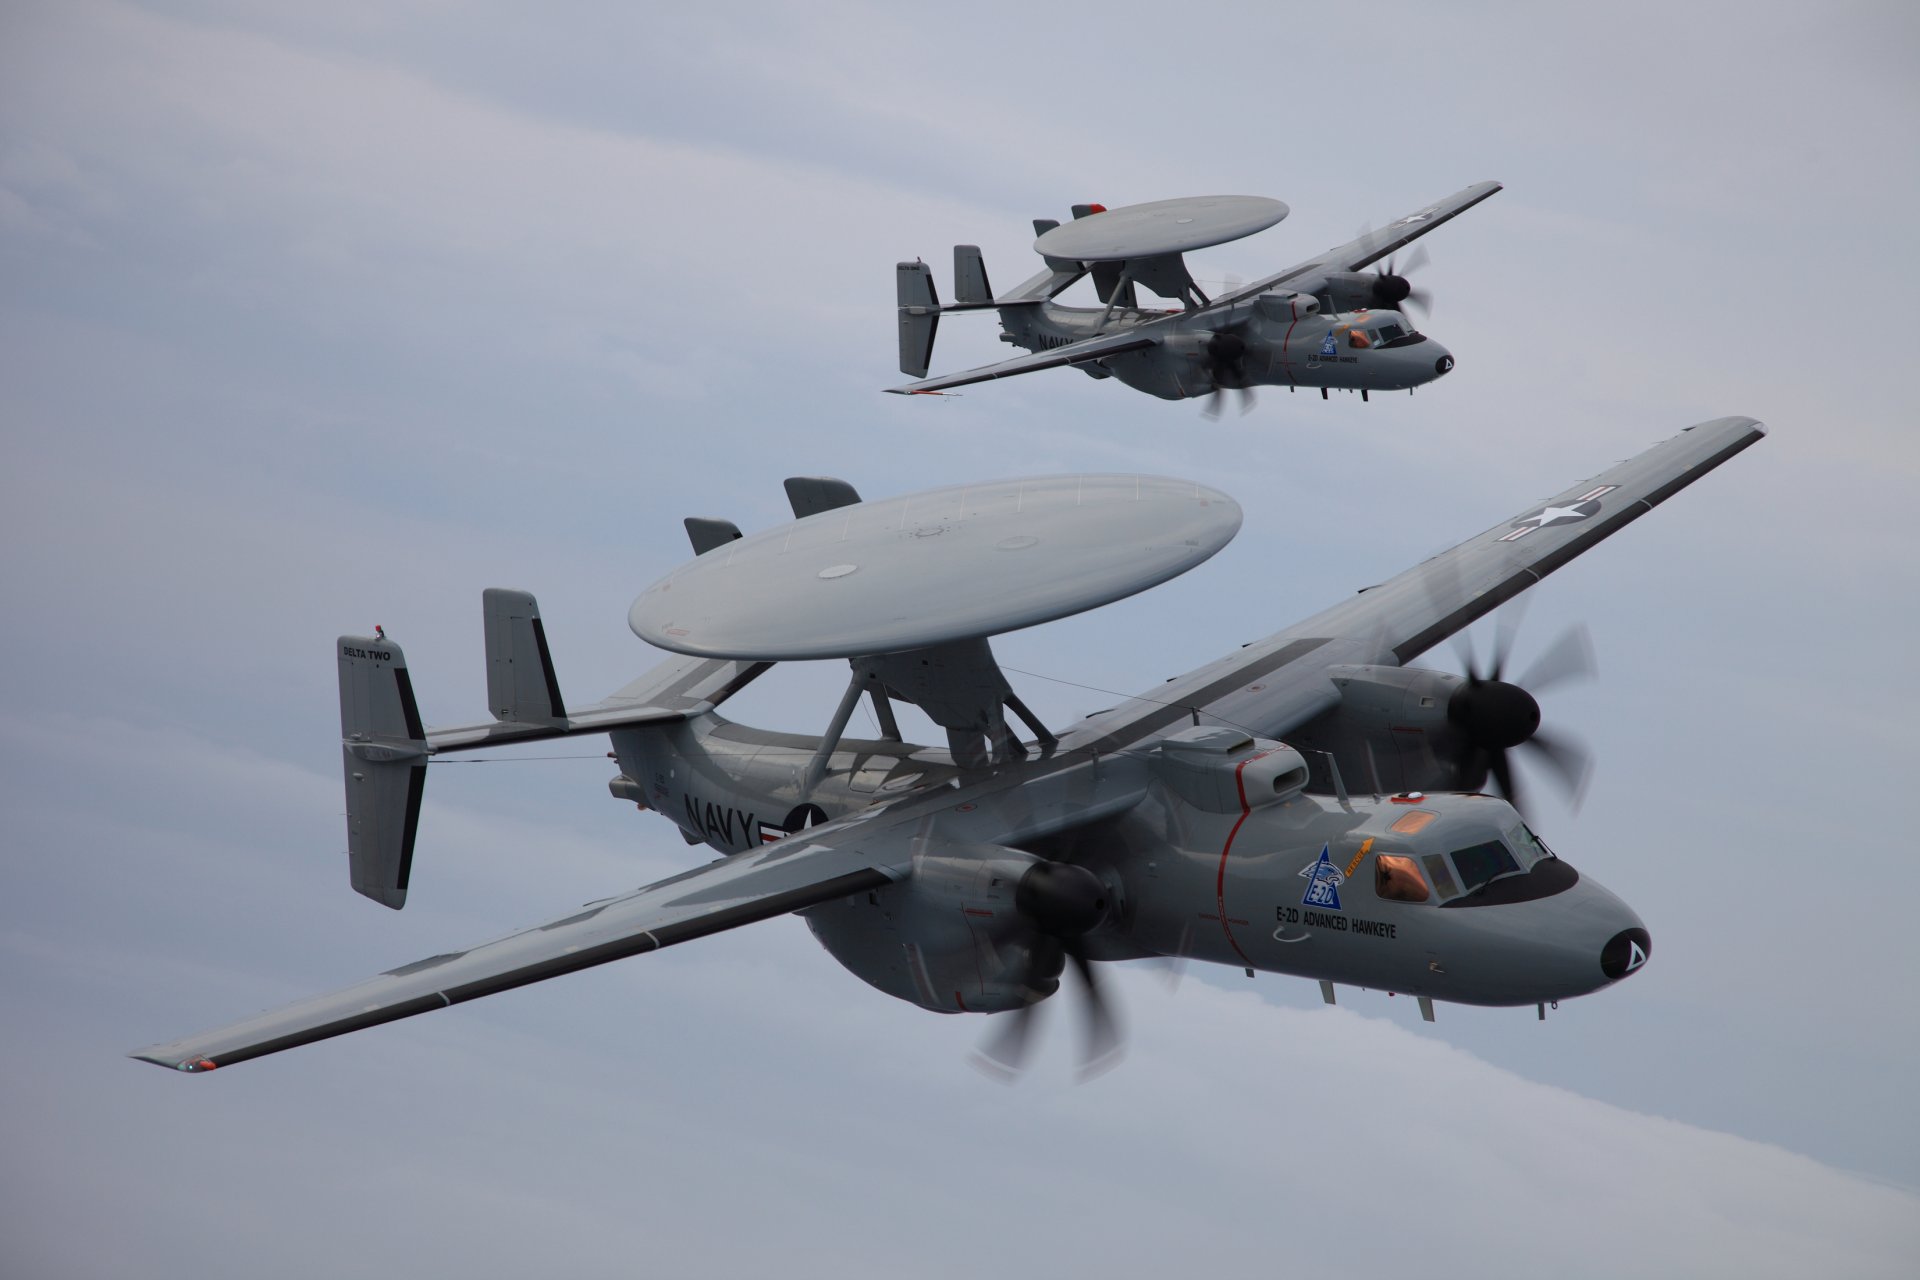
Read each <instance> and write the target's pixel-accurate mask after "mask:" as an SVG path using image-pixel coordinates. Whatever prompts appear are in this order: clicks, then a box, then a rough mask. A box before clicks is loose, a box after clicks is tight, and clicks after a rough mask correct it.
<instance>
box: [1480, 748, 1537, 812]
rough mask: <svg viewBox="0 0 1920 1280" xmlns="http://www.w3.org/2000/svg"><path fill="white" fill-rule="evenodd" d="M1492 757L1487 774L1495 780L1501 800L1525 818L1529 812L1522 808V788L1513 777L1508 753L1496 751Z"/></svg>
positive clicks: (1494, 783)
mask: <svg viewBox="0 0 1920 1280" xmlns="http://www.w3.org/2000/svg"><path fill="white" fill-rule="evenodd" d="M1490 755H1491V759H1490V761H1489V764H1488V768H1487V773H1488V775H1489V776H1490V777H1491V778H1492V779H1493V785H1494V786H1496V787H1498V788H1499V789H1500V798H1501V799H1503V800H1505V801H1506V802H1507V803H1508V804H1510V805H1512V806H1513V807H1514V808H1515V809H1518V810H1519V811H1520V815H1521V816H1522V817H1525V816H1526V812H1527V811H1526V810H1525V809H1522V808H1520V786H1519V783H1518V781H1517V780H1516V779H1515V778H1514V776H1513V766H1512V764H1510V763H1509V762H1508V759H1507V753H1506V752H1504V751H1495V752H1492V753H1490Z"/></svg>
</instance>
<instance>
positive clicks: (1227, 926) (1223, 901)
mask: <svg viewBox="0 0 1920 1280" xmlns="http://www.w3.org/2000/svg"><path fill="white" fill-rule="evenodd" d="M1271 754H1272V752H1269V751H1262V752H1261V753H1260V754H1259V755H1253V756H1248V757H1247V758H1246V759H1245V760H1242V761H1241V762H1240V763H1239V764H1237V765H1235V766H1234V768H1233V786H1234V789H1235V790H1236V791H1238V792H1239V793H1240V816H1239V817H1238V818H1237V819H1235V820H1234V824H1233V830H1231V831H1229V832H1227V843H1226V845H1225V847H1223V848H1222V849H1221V850H1220V872H1219V874H1218V875H1217V876H1216V877H1215V878H1214V882H1213V894H1214V899H1215V900H1216V901H1217V902H1218V903H1219V906H1220V931H1221V932H1222V933H1224V934H1226V935H1227V945H1228V946H1230V947H1232V948H1233V954H1235V955H1237V956H1239V957H1240V959H1241V960H1242V961H1244V962H1245V963H1246V964H1247V965H1249V966H1251V965H1252V964H1253V961H1251V960H1248V959H1247V953H1246V952H1244V951H1242V950H1241V949H1240V942H1239V940H1238V939H1237V938H1235V937H1234V936H1233V924H1232V922H1231V921H1230V920H1228V918H1227V855H1228V854H1229V853H1232V852H1233V838H1234V837H1235V836H1237V835H1239V834H1240V828H1241V826H1242V825H1243V824H1244V823H1245V822H1246V820H1247V815H1248V814H1250V813H1252V812H1253V809H1252V807H1251V806H1249V805H1248V804H1247V781H1246V778H1245V776H1244V775H1245V773H1246V771H1247V766H1248V765H1250V764H1252V763H1253V762H1254V761H1255V760H1259V759H1261V758H1263V757H1265V756H1268V755H1271Z"/></svg>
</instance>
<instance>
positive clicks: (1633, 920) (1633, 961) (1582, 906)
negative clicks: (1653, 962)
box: [1562, 876, 1653, 991]
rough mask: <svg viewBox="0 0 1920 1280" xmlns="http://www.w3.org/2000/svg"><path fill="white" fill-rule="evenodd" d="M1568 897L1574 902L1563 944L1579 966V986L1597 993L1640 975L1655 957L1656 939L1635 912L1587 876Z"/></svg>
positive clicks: (1567, 921) (1570, 957)
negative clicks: (1602, 988) (1654, 941)
mask: <svg viewBox="0 0 1920 1280" xmlns="http://www.w3.org/2000/svg"><path fill="white" fill-rule="evenodd" d="M1566 896H1567V897H1569V898H1571V899H1573V901H1572V902H1570V903H1569V904H1568V907H1569V908H1570V911H1569V915H1568V917H1567V919H1566V921H1565V924H1566V928H1567V933H1566V935H1565V936H1564V938H1563V939H1562V941H1563V945H1564V946H1565V948H1566V951H1567V953H1568V955H1567V958H1568V959H1569V960H1573V961H1576V962H1577V963H1578V966H1579V974H1580V976H1579V977H1578V978H1577V979H1576V982H1577V983H1578V984H1579V985H1583V986H1585V988H1586V989H1587V990H1588V991H1596V990H1598V989H1599V988H1601V987H1604V986H1606V985H1608V984H1609V983H1614V982H1618V981H1620V979H1622V978H1625V977H1629V976H1631V975H1632V974H1635V973H1638V972H1639V971H1640V969H1641V968H1642V967H1643V966H1644V965H1645V964H1646V963H1647V958H1648V957H1649V956H1651V955H1652V954H1653V935H1651V934H1650V933H1648V932H1647V926H1646V925H1645V924H1643V923H1641V920H1640V917H1639V916H1637V915H1635V914H1634V911H1633V908H1632V907H1629V906H1628V905H1627V904H1626V903H1624V902H1622V901H1621V900H1620V899H1619V897H1618V896H1616V895H1615V894H1614V893H1613V892H1612V890H1610V889H1608V888H1606V887H1605V886H1604V885H1602V884H1600V883H1599V882H1598V881H1596V880H1593V879H1592V878H1590V877H1586V876H1582V877H1581V879H1580V883H1579V884H1578V885H1576V886H1574V890H1573V892H1572V893H1569V894H1568V895H1566Z"/></svg>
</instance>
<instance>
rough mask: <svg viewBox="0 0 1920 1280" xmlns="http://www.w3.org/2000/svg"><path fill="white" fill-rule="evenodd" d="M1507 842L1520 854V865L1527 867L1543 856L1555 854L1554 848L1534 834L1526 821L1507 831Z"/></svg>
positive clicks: (1549, 856) (1548, 856)
mask: <svg viewBox="0 0 1920 1280" xmlns="http://www.w3.org/2000/svg"><path fill="white" fill-rule="evenodd" d="M1507 843H1508V844H1510V845H1512V846H1513V850H1514V852H1515V853H1517V854H1519V855H1520V865H1521V866H1524V867H1527V868H1532V866H1533V864H1534V863H1536V862H1538V861H1540V859H1542V858H1551V857H1554V856H1555V854H1554V852H1553V850H1551V849H1549V848H1547V842H1546V841H1545V840H1542V839H1541V838H1540V837H1539V836H1537V835H1535V834H1533V832H1532V831H1531V830H1529V829H1528V827H1527V824H1526V823H1524V822H1522V823H1520V824H1518V825H1516V826H1515V827H1514V829H1513V830H1511V831H1509V832H1507Z"/></svg>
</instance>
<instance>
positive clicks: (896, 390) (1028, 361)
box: [887, 320, 1161, 396]
mask: <svg viewBox="0 0 1920 1280" xmlns="http://www.w3.org/2000/svg"><path fill="white" fill-rule="evenodd" d="M1160 323H1161V321H1158V320H1149V321H1148V322H1147V325H1138V326H1134V327H1132V328H1128V329H1122V330H1120V331H1119V332H1117V333H1103V334H1101V335H1099V336H1098V337H1093V338H1082V339H1081V340H1080V341H1078V342H1073V343H1069V344H1067V345H1066V346H1064V347H1054V348H1053V349H1052V350H1049V351H1036V352H1034V353H1033V354H1032V355H1027V356H1015V357H1014V358H1013V359H1011V360H1002V361H1001V362H1000V363H998V364H983V365H981V366H980V367H979V368H978V369H968V370H967V371H966V372H965V373H950V374H948V375H946V376H945V377H944V378H926V379H923V380H922V381H919V382H909V383H907V384H906V385H905V386H904V387H888V388H887V390H888V391H889V392H891V393H892V394H894V395H897V396H921V395H930V394H932V393H933V392H936V391H944V390H945V389H946V388H948V387H964V386H966V385H967V384H968V383H971V382H989V381H992V380H993V379H995V378H1011V377H1013V376H1014V375H1015V374H1017V373H1033V372H1034V371H1036V370H1039V369H1059V368H1062V367H1064V366H1066V365H1075V364H1085V363H1087V362H1088V361H1089V360H1098V359H1100V358H1101V357H1103V356H1112V355H1119V354H1120V353H1121V352H1122V351H1143V350H1145V349H1146V348H1148V347H1151V346H1154V345H1156V344H1157V343H1158V341H1159V339H1158V338H1157V337H1155V336H1153V335H1150V334H1144V333H1142V332H1141V331H1140V330H1141V329H1143V328H1146V327H1147V326H1149V325H1157V324H1160Z"/></svg>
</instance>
